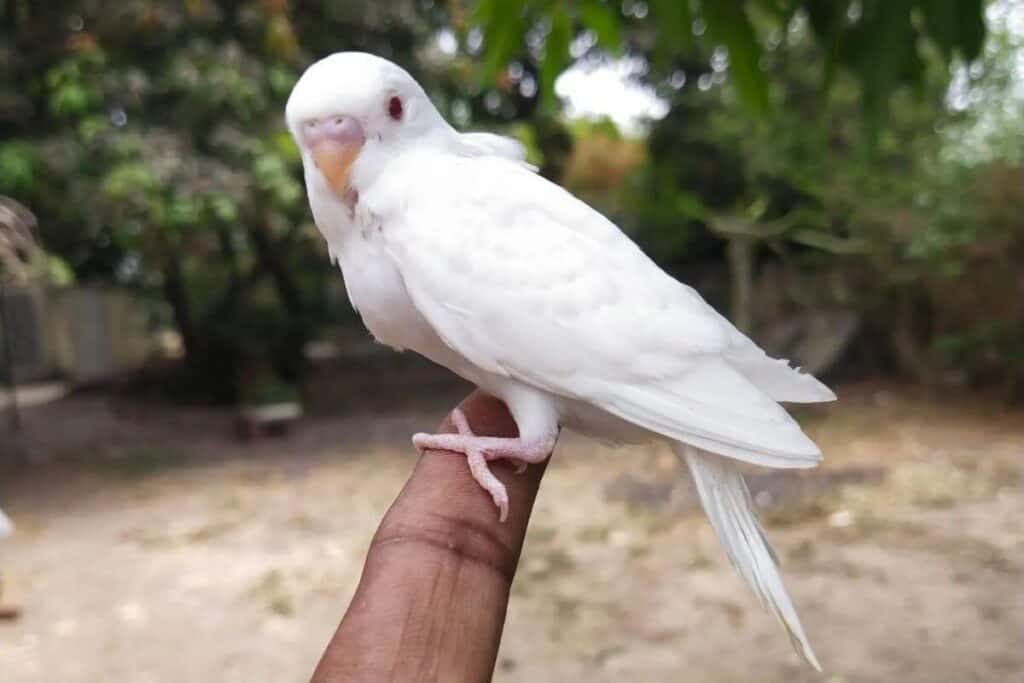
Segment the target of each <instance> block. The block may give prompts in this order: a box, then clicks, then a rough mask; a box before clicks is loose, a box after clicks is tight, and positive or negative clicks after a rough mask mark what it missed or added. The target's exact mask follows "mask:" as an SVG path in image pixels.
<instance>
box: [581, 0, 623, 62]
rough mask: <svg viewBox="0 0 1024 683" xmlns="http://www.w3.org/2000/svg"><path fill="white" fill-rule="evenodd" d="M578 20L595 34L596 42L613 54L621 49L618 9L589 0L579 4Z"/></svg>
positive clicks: (596, 0) (598, 0) (598, 1)
mask: <svg viewBox="0 0 1024 683" xmlns="http://www.w3.org/2000/svg"><path fill="white" fill-rule="evenodd" d="M579 12H580V20H581V21H582V22H583V24H584V25H585V26H586V27H587V28H589V29H590V30H591V31H593V32H594V34H595V35H596V36H597V41H598V44H600V45H601V47H603V48H604V49H606V50H608V51H609V52H611V53H613V54H618V53H620V52H621V51H622V35H621V34H620V33H619V20H620V17H619V13H618V10H616V9H614V8H612V7H609V6H608V5H606V4H604V3H603V2H601V1H600V0H589V2H585V3H583V4H582V5H580V9H579Z"/></svg>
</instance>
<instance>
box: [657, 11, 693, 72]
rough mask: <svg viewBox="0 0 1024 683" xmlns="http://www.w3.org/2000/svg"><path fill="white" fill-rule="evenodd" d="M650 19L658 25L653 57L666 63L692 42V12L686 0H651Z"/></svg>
mask: <svg viewBox="0 0 1024 683" xmlns="http://www.w3.org/2000/svg"><path fill="white" fill-rule="evenodd" d="M650 5H651V14H650V21H652V22H655V23H656V24H657V26H658V31H657V33H656V39H655V40H656V42H655V46H654V58H655V61H657V62H658V63H659V64H662V65H667V64H668V63H669V61H670V60H671V58H672V56H673V55H676V54H678V53H679V52H680V50H682V49H684V48H686V47H689V46H690V45H692V44H693V14H692V13H691V12H690V3H689V2H688V0H651V2H650Z"/></svg>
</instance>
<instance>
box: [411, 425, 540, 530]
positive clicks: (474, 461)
mask: <svg viewBox="0 0 1024 683" xmlns="http://www.w3.org/2000/svg"><path fill="white" fill-rule="evenodd" d="M451 417H452V424H453V425H454V426H455V429H456V431H457V433H458V434H457V436H459V437H463V438H462V439H458V440H456V439H453V438H452V437H454V436H456V435H453V434H426V433H424V432H420V433H417V434H414V435H413V437H412V443H413V445H414V446H415V447H416V450H417V451H419V452H420V454H422V453H423V451H425V450H428V449H439V450H446V451H454V452H462V453H463V454H464V455H465V456H466V462H467V463H468V464H469V471H470V473H471V474H472V475H473V479H474V480H476V483H478V484H479V485H480V487H481V488H483V489H484V490H485V491H487V493H489V494H490V496H491V500H493V501H494V505H495V506H496V507H497V508H498V520H499V521H501V522H504V521H505V520H506V519H508V508H509V500H508V490H507V489H506V488H505V485H504V484H502V483H501V481H500V480H499V479H498V478H497V477H496V476H494V473H493V472H491V468H490V467H489V466H488V464H487V461H488V454H487V452H486V451H485V450H484V449H483V448H478V447H474V446H473V445H472V444H470V443H468V441H469V440H470V439H472V438H473V437H475V436H476V435H475V434H474V433H473V430H472V428H470V426H469V420H468V419H467V418H466V414H465V413H463V412H462V410H460V409H459V408H456V409H454V410H453V411H452V415H451ZM525 470H526V463H524V462H518V463H516V474H522V473H523V472H524V471H525Z"/></svg>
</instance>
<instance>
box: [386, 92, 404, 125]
mask: <svg viewBox="0 0 1024 683" xmlns="http://www.w3.org/2000/svg"><path fill="white" fill-rule="evenodd" d="M388 116H390V117H391V118H392V119H394V120H395V121H401V120H402V98H401V97H398V96H397V95H395V96H394V97H392V98H391V99H390V100H388Z"/></svg>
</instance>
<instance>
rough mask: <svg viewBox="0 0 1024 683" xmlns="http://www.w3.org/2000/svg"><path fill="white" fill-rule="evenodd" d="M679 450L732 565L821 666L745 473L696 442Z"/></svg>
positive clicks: (797, 644) (802, 651)
mask: <svg viewBox="0 0 1024 683" xmlns="http://www.w3.org/2000/svg"><path fill="white" fill-rule="evenodd" d="M676 452H677V453H678V454H679V456H680V457H681V458H683V459H684V460H685V461H686V464H687V465H689V467H690V473H691V474H692V475H693V481H694V483H695V484H696V485H697V493H698V495H699V496H700V500H701V503H702V504H703V505H704V512H705V513H707V516H708V519H709V520H710V521H711V526H712V527H713V528H714V529H715V533H716V534H718V539H719V540H720V541H721V542H722V546H723V547H724V548H725V554H726V555H728V556H729V561H730V562H732V566H733V567H735V568H736V571H737V572H738V573H739V575H740V576H742V577H743V580H744V581H746V583H747V585H748V586H750V588H751V590H753V591H754V594H755V595H757V597H758V599H759V600H760V601H761V604H762V605H763V606H764V607H766V608H767V609H769V610H771V612H772V613H773V614H774V615H775V616H776V617H777V618H778V620H779V622H780V623H781V624H782V626H783V627H784V628H785V629H786V633H787V634H788V635H789V639H790V642H791V643H792V644H793V649H794V650H796V651H797V653H798V654H800V655H801V656H802V657H803V658H804V659H805V660H806V661H807V663H808V664H810V665H811V666H813V667H814V668H815V669H817V670H818V671H821V665H820V664H819V663H818V658H817V657H815V656H814V651H813V650H812V649H811V644H810V643H809V642H808V641H807V636H806V635H805V634H804V628H803V626H802V625H801V624H800V617H798V616H797V613H796V609H795V608H794V607H793V602H792V601H791V600H790V599H789V594H788V593H787V592H786V587H785V585H783V583H782V576H781V575H780V574H779V563H778V558H777V557H776V555H775V551H773V550H772V546H771V544H770V543H769V542H768V537H767V536H765V533H764V530H763V529H762V528H761V524H760V523H759V522H758V521H757V517H756V516H755V515H754V506H753V501H751V499H750V491H749V490H748V489H747V483H746V482H745V481H743V476H742V475H741V474H740V473H739V471H738V470H737V469H736V466H735V465H733V464H731V463H729V461H727V460H724V459H722V458H717V457H715V456H713V455H708V454H706V453H702V452H700V451H699V450H697V449H695V448H690V447H687V446H683V445H679V444H677V445H676Z"/></svg>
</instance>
